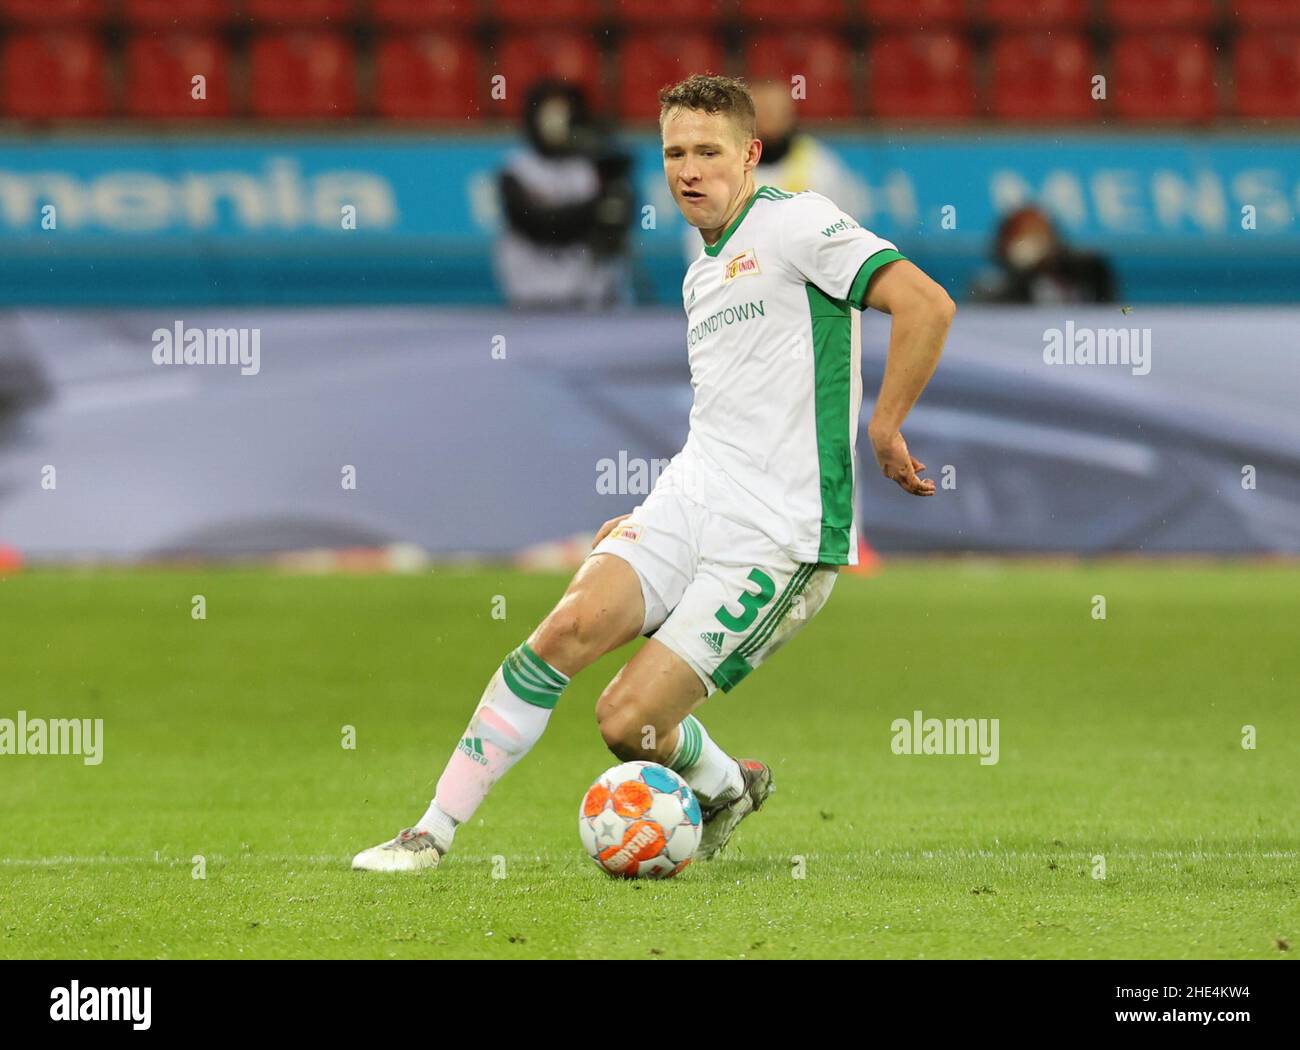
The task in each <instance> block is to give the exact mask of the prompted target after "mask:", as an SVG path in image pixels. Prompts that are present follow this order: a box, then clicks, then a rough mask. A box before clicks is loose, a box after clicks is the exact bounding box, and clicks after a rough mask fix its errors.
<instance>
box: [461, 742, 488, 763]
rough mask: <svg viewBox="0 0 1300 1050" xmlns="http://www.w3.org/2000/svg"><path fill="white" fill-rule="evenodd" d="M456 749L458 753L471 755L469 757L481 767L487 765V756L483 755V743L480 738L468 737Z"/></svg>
mask: <svg viewBox="0 0 1300 1050" xmlns="http://www.w3.org/2000/svg"><path fill="white" fill-rule="evenodd" d="M456 749H457V750H458V751H464V752H465V754H467V755H469V757H470V758H472V759H473V760H474V761H475V762H477V763H478V764H479V765H480V766H486V765H487V755H485V754H483V741H482V739H481V738H480V737H476V736H467V737H466V738H465V739H464V740H462V741H461V742H460V743H459V744H457V745H456Z"/></svg>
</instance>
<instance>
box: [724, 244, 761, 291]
mask: <svg viewBox="0 0 1300 1050" xmlns="http://www.w3.org/2000/svg"><path fill="white" fill-rule="evenodd" d="M762 272H763V271H762V270H760V269H759V268H758V256H756V255H755V254H754V249H753V248H747V249H745V251H743V252H741V253H740V254H739V255H733V256H732V257H731V258H730V259H728V260H727V270H726V273H725V274H724V275H723V278H722V281H723V283H724V284H725V283H726V282H727V281H731V280H734V279H735V278H737V277H748V276H750V275H751V274H759V273H762Z"/></svg>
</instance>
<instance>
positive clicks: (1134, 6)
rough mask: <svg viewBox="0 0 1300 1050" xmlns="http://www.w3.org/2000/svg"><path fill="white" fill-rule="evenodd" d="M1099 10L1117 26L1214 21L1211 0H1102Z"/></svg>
mask: <svg viewBox="0 0 1300 1050" xmlns="http://www.w3.org/2000/svg"><path fill="white" fill-rule="evenodd" d="M1102 10H1103V13H1104V15H1105V18H1106V20H1107V21H1109V22H1110V23H1111V24H1112V25H1114V26H1115V27H1116V28H1118V29H1203V28H1205V27H1206V26H1208V25H1209V24H1210V23H1211V22H1213V21H1214V0H1142V2H1141V3H1134V2H1133V0H1105V4H1104V5H1103V8H1102Z"/></svg>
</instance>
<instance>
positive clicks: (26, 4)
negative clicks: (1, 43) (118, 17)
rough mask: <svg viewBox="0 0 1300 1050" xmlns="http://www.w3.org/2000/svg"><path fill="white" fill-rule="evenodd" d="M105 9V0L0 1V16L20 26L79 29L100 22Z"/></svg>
mask: <svg viewBox="0 0 1300 1050" xmlns="http://www.w3.org/2000/svg"><path fill="white" fill-rule="evenodd" d="M105 7H106V4H105V0H0V16H3V17H4V18H5V19H6V20H7V21H10V22H16V23H18V24H20V25H66V26H69V27H71V26H72V24H73V23H76V24H77V26H78V27H81V26H85V25H86V23H87V22H92V23H93V22H99V21H101V20H102V19H103V17H104V14H105Z"/></svg>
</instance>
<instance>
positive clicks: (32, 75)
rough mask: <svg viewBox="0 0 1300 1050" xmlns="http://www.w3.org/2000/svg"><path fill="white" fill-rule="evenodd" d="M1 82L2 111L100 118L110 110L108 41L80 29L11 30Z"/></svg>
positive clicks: (1, 64)
mask: <svg viewBox="0 0 1300 1050" xmlns="http://www.w3.org/2000/svg"><path fill="white" fill-rule="evenodd" d="M0 85H3V96H2V97H0V112H3V113H5V114H6V115H8V116H11V117H24V118H51V119H59V118H72V117H102V116H104V115H105V114H106V113H107V112H108V108H109V107H108V76H107V70H106V63H105V60H104V45H103V43H102V42H101V41H100V39H99V37H98V35H96V34H95V33H88V32H81V31H79V30H66V31H48V32H27V31H23V32H16V33H10V34H9V35H8V36H7V37H6V38H5V42H4V50H3V59H2V60H0Z"/></svg>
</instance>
